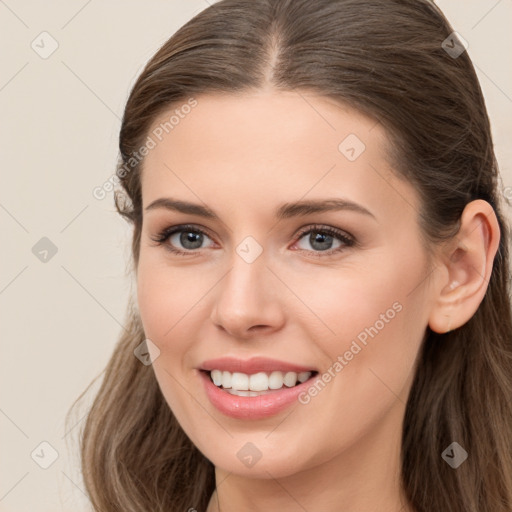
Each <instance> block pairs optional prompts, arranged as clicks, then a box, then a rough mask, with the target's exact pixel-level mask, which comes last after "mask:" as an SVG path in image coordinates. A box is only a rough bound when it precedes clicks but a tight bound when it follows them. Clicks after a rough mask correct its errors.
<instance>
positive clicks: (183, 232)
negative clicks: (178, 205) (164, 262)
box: [152, 226, 210, 256]
mask: <svg viewBox="0 0 512 512" xmlns="http://www.w3.org/2000/svg"><path fill="white" fill-rule="evenodd" d="M205 237H206V238H210V237H209V236H208V235H207V234H206V232H205V231H203V230H202V229H199V228H197V227H195V226H174V227H170V228H165V229H163V230H162V231H161V232H160V233H158V234H157V236H156V237H154V238H152V240H153V241H154V242H156V243H157V245H165V248H166V249H167V250H168V251H170V252H172V253H174V254H179V255H182V256H189V255H191V254H193V253H194V252H195V251H196V250H197V249H202V248H203V247H201V246H202V244H203V242H204V239H205ZM167 242H169V243H167ZM180 245H181V246H182V247H183V248H184V249H186V250H185V251H182V250H180V249H179V246H180ZM176 246H178V248H176Z"/></svg>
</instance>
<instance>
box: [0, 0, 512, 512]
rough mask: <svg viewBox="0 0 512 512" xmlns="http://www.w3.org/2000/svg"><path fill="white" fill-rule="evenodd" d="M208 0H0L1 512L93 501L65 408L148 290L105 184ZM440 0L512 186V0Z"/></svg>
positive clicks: (42, 511) (49, 510)
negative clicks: (123, 124) (134, 270)
mask: <svg viewBox="0 0 512 512" xmlns="http://www.w3.org/2000/svg"><path fill="white" fill-rule="evenodd" d="M208 3H209V2H207V1H206V0H167V1H165V2H163V1H161V0H158V1H157V0H152V1H148V2H142V1H138V2H135V1H133V0H130V1H127V0H123V1H113V0H110V1H99V0H72V1H69V0H68V1H64V0H54V1H51V2H36V1H35V0H32V1H21V0H5V1H4V0H0V34H1V35H0V38H1V43H2V48H3V52H2V53H3V55H2V62H3V64H2V68H1V71H0V109H1V119H2V122H1V125H0V126H1V133H0V140H1V141H2V142H1V144H2V165H1V173H2V188H1V190H0V222H1V226H2V246H3V247H4V252H3V253H2V260H1V261H2V265H1V273H0V308H1V324H0V325H1V335H2V338H1V343H2V345H1V351H2V354H1V369H0V380H1V383H0V389H1V395H0V431H1V443H2V445H1V453H2V457H1V459H0V466H1V470H0V511H6V512H33V511H35V510H37V511H38V512H56V511H74V512H79V511H86V510H89V507H90V504H89V502H88V499H87V497H86V496H85V494H84V490H83V482H82V481H81V474H80V469H79V465H78V454H77V445H76V440H77V434H78V431H79V428H80V424H81V420H83V416H82V417H77V418H76V419H75V420H74V422H73V424H72V425H71V427H70V428H69V429H68V430H66V426H65V423H64V418H65V414H66V412H67V411H68V409H69V407H70V405H71V403H72V401H73V400H74V399H75V398H76V397H77V396H78V395H79V393H80V392H81V391H82V390H83V389H84V388H85V387H86V385H87V384H88V383H89V382H90V381H91V380H92V379H93V378H94V377H96V376H97V375H98V374H99V373H100V372H101V371H102V370H103V368H104V366H105V364H106V362H107V360H108V358H109V356H110V354H111V352H112V349H113V347H114V344H115V342H116V340H117V337H118V335H119V332H120V330H121V324H122V323H123V321H124V315H125V306H126V303H127V300H128V297H129V295H130V293H132V290H133V286H132V282H131V279H130V277H127V276H126V275H125V267H126V264H127V262H128V258H129V255H130V252H129V250H130V229H129V226H128V224H127V223H126V222H125V221H124V220H123V219H121V217H120V216H118V215H117V213H116V212H115V208H114V203H113V195H112V192H106V193H105V197H104V198H102V199H101V198H96V197H95V196H94V195H93V190H94V189H95V188H96V187H102V186H103V184H105V183H106V182H108V180H109V179H110V178H111V177H112V175H113V173H114V172H115V163H116V159H117V150H118V148H117V141H118V132H119V127H120V120H121V117H122V112H123V108H124V104H125V101H126V99H127V96H128V93H129V90H130V88H131V86H132V84H133V83H134V80H135V78H136V76H137V75H138V74H139V72H140V71H141V70H142V67H143V66H144V64H145V63H146V62H147V60H148V59H149V58H150V57H151V56H152V55H153V53H154V52H155V51H156V50H157V48H158V47H159V46H160V45H161V44H162V43H163V42H164V41H165V40H167V39H168V38H169V37H170V36H171V34H172V33H174V32H175V31H176V30H177V29H178V28H179V27H180V26H181V25H183V24H184V23H185V22H186V21H188V20H189V19H190V18H192V17H193V16H194V15H195V14H197V13H198V12H199V11H201V10H203V9H204V8H206V7H207V6H208ZM438 4H439V6H440V7H441V9H443V11H444V12H445V14H446V16H447V18H448V19H449V21H450V22H451V24H452V26H453V27H454V29H455V30H456V31H457V32H459V33H460V34H461V35H462V36H463V38H464V39H465V40H466V41H467V42H468V44H469V46H468V52H469V55H470V57H471V59H472V60H473V63H474V65H475V68H476V71H477V74H478V77H479V79H480V83H481V85H482V88H483V91H484V94H485V99H486V102H487V108H488V111H489V115H490V118H491V123H492V131H493V136H494V142H495V149H496V152H497V157H498V161H499V164H500V168H501V173H502V177H503V184H502V186H503V190H508V195H509V197H512V144H511V143H510V141H511V140H512V67H511V66H510V62H509V60H508V59H509V56H510V53H511V50H512V32H511V31H510V23H511V21H512V0H492V1H490V0H465V1H462V0H439V1H438ZM506 187H509V188H508V189H507V188H506ZM107 188H108V185H107ZM506 213H507V215H508V216H510V215H511V213H512V209H511V208H510V207H507V211H506ZM95 389H97V387H96V388H95ZM82 410H83V411H84V412H85V410H86V409H85V406H84V408H82Z"/></svg>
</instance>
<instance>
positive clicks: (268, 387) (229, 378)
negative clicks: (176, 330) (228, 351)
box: [201, 370, 318, 396]
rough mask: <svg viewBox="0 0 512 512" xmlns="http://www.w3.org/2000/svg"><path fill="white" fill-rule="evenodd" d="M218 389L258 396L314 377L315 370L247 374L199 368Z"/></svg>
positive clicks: (235, 393) (233, 393) (290, 386)
mask: <svg viewBox="0 0 512 512" xmlns="http://www.w3.org/2000/svg"><path fill="white" fill-rule="evenodd" d="M201 372H203V373H205V374H207V375H208V377H209V379H210V381H211V382H212V383H213V384H214V385H215V386H217V387H218V388H219V389H221V390H223V391H225V392H227V393H230V394H231V395H237V396H260V395H266V394H269V393H275V392H278V391H280V390H282V389H283V388H284V389H289V388H293V387H295V386H298V385H299V384H302V383H304V382H306V381H308V380H309V379H311V378H313V377H315V376H316V375H317V374H318V372H317V371H315V370H312V371H307V372H298V373H297V372H281V371H273V372H258V373H254V374H247V373H241V372H228V371H221V370H211V371H209V370H201Z"/></svg>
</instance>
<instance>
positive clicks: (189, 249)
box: [81, 0, 512, 512]
mask: <svg viewBox="0 0 512 512" xmlns="http://www.w3.org/2000/svg"><path fill="white" fill-rule="evenodd" d="M120 151H121V158H120V162H119V166H118V170H117V175H118V177H119V179H120V183H121V185H122V190H121V191H118V193H117V195H116V206H117V209H118V211H119V213H120V214H121V215H123V216H124V217H125V218H127V219H128V220H129V221H130V222H131V223H132V224H133V229H134V230H133V242H132V251H133V263H134V268H133V270H134V273H135V276H136V279H137V299H136V301H134V304H131V307H130V309H129V314H128V317H127V324H126V329H125V332H124V333H122V335H121V337H120V339H119V342H118V344H117V346H116V348H115V351H114V353H113V355H112V358H111V360H110V362H109V364H108V366H107V369H106V373H105V376H104V379H103V382H102V385H101V389H100V390H99V393H98V395H97V396H96V398H95V401H94V404H93V407H92V409H91V411H90V413H89V415H88V418H87V421H86V423H85V428H84V431H83V439H82V444H81V449H82V464H83V474H84V481H85V484H86V488H87V491H88V493H89V495H90V498H91V501H92V503H93V505H94V508H95V510H98V511H100V510H101V511H104V512H105V511H114V510H123V511H142V510H147V511H150V510H151V511H185V510H190V511H192V510H197V511H207V512H229V511H232V510H254V511H261V510H279V511H295V510H308V511H322V512H330V511H341V510H343V511H345V512H348V511H351V512H354V511H358V512H359V511H363V510H364V511H380V512H388V511H389V512H391V511H393V512H395V511H403V512H412V511H414V512H426V511H435V512H438V511H440V510H450V511H452V512H454V511H460V512H462V511H464V512H468V511H472V512H477V511H478V512H482V511H486V512H487V511H488V512H491V511H492V512H505V511H507V512H509V511H510V510H511V509H512V436H511V434H512V401H511V399H510V397H511V393H512V372H511V371H510V370H511V369H512V335H511V332H512V321H511V306H510V295H509V289H508V286H509V283H508V268H509V267H508V263H509V260H508V241H509V234H508V226H507V225H506V222H505V219H504V217H503V214H502V210H501V206H500V204H501V197H500V192H499V187H498V178H499V174H498V166H497V162H496V158H495V155H494V152H493V143H492V139H491V132H490V127H489V119H488V116H487V112H486V108H485V104H484V100H483V96H482V91H481V89H480V86H479V84H478V80H477V77H476V75H475V72H474V68H473V66H472V64H471V61H470V59H469V56H468V54H467V52H466V51H465V46H464V42H463V41H462V40H461V39H460V38H459V37H458V36H457V34H455V33H454V31H453V29H452V27H451V26H450V24H449V23H448V21H447V20H446V18H445V17H444V16H443V14H442V13H441V12H440V11H439V9H438V8H437V7H436V6H435V5H434V4H433V3H431V2H429V1H428V0H389V1H387V2H381V1H380V0H363V1H362V0H317V1H315V2H311V1H307V0H223V1H221V2H218V3H216V4H214V5H212V6H211V7H209V8H207V9H206V10H204V11H203V12H201V13H200V14H199V15H197V16H196V17H195V18H194V19H192V20H191V21H189V22H188V23H187V24H186V25H185V26H184V27H182V28H181V29H180V30H179V31H178V32H177V33H176V34H174V35H173V36H172V37H171V38H170V39H169V40H168V41H167V42H166V43H165V44H164V45H163V46H162V47H161V48H160V50H159V51H158V52H157V53H156V55H155V56H154V57H153V58H152V59H151V60H150V62H149V63H148V64H147V65H146V67H145V69H144V70H143V72H142V73H141V75H140V77H139V78H138V80H137V82H136V83H135V85H134V87H133V89H132V91H131V94H130V97H129V99H128V102H127V105H126V109H125V113H124V118H123V123H122V127H121V133H120Z"/></svg>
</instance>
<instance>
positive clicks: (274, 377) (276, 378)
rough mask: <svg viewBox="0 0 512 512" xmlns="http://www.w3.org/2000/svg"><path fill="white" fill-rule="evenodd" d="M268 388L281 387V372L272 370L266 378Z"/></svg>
mask: <svg viewBox="0 0 512 512" xmlns="http://www.w3.org/2000/svg"><path fill="white" fill-rule="evenodd" d="M268 387H269V388H270V389H281V388H282V387H283V372H272V373H271V374H270V377H269V378H268Z"/></svg>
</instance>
